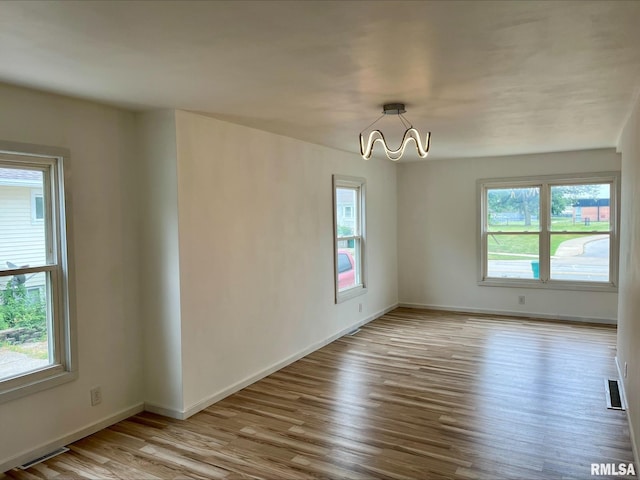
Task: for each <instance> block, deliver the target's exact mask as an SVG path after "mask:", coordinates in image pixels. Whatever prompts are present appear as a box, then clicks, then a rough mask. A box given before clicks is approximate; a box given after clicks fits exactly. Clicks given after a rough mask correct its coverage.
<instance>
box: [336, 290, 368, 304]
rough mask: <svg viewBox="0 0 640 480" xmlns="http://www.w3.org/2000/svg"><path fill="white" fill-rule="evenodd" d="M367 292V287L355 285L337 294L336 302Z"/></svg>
mask: <svg viewBox="0 0 640 480" xmlns="http://www.w3.org/2000/svg"><path fill="white" fill-rule="evenodd" d="M365 293H367V287H365V286H362V285H360V286H359V287H353V288H350V289H349V290H345V291H343V292H339V293H337V294H336V304H338V303H342V302H346V301H347V300H350V299H352V298H354V297H359V296H360V295H364V294H365Z"/></svg>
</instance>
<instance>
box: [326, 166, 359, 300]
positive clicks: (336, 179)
mask: <svg viewBox="0 0 640 480" xmlns="http://www.w3.org/2000/svg"><path fill="white" fill-rule="evenodd" d="M340 187H346V188H358V189H359V190H360V195H359V199H358V200H359V205H358V210H359V212H357V213H359V215H354V217H356V218H358V219H359V222H360V225H359V227H360V228H359V233H360V235H356V236H355V237H341V238H340V240H349V239H351V238H356V237H357V238H359V239H360V281H361V283H360V284H359V285H356V286H354V287H353V288H350V289H348V290H343V291H342V292H339V291H338V216H337V212H338V198H337V189H338V188H340ZM366 187H367V181H366V180H365V179H364V178H360V177H350V176H346V175H333V272H334V275H333V284H334V292H335V303H336V304H338V303H342V302H344V301H346V300H349V299H351V298H354V297H358V296H360V295H364V294H365V293H367V275H366V274H367V254H366V232H367V228H366V225H367V220H366V217H367V216H366ZM355 213H356V212H354V214H355ZM352 218H353V217H352Z"/></svg>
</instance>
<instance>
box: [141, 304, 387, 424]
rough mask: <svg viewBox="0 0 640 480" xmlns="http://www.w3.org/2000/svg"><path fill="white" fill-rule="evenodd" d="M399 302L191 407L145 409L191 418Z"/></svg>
mask: <svg viewBox="0 0 640 480" xmlns="http://www.w3.org/2000/svg"><path fill="white" fill-rule="evenodd" d="M397 306H398V304H397V303H396V304H394V305H391V306H389V307H387V308H384V309H382V310H380V311H379V312H376V313H374V314H372V315H369V316H368V317H366V318H364V319H362V320H358V321H357V322H355V323H353V324H351V325H349V326H348V327H346V328H344V329H342V330H340V331H339V332H338V333H336V334H334V335H331V336H330V337H328V338H326V339H324V340H321V341H319V342H316V343H313V344H311V345H309V346H308V347H306V348H304V349H302V350H300V351H299V352H296V353H294V354H293V355H290V356H289V357H287V358H285V359H283V360H281V361H279V362H276V363H274V364H273V365H271V366H269V367H267V368H265V369H263V370H260V371H259V372H257V373H255V374H253V375H251V376H249V377H247V378H245V379H244V380H240V381H239V382H237V383H234V384H233V385H230V386H229V387H227V388H225V389H223V390H220V391H219V392H217V393H214V394H213V395H210V396H208V397H206V398H204V399H202V400H200V401H199V402H197V403H195V404H193V405H191V406H190V407H188V408H186V409H185V410H182V411H181V410H176V409H172V408H167V407H163V406H160V405H153V404H148V403H145V410H147V411H149V412H153V413H157V414H159V415H164V416H166V417H170V418H176V419H178V420H185V419H187V418H189V417H190V416H192V415H195V414H196V413H198V412H199V411H201V410H204V409H205V408H207V407H209V406H211V405H213V404H214V403H216V402H219V401H220V400H222V399H223V398H226V397H228V396H229V395H232V394H234V393H236V392H237V391H239V390H242V389H243V388H245V387H248V386H249V385H251V384H252V383H255V382H257V381H258V380H261V379H263V378H264V377H266V376H268V375H271V374H272V373H273V372H277V371H278V370H280V369H282V368H284V367H286V366H287V365H289V364H291V363H293V362H295V361H296V360H300V359H301V358H302V357H305V356H307V355H309V354H310V353H312V352H315V351H316V350H318V349H320V348H322V347H324V346H325V345H328V344H330V343H331V342H333V341H334V340H337V339H338V338H340V337H342V336H343V335H345V334H347V333H349V332H351V331H353V330H355V329H357V328H359V327H361V326H362V325H365V324H367V323H369V322H371V321H372V320H375V319H376V318H379V317H381V316H382V315H384V314H385V313H387V312H390V311H391V310H393V309H394V308H397Z"/></svg>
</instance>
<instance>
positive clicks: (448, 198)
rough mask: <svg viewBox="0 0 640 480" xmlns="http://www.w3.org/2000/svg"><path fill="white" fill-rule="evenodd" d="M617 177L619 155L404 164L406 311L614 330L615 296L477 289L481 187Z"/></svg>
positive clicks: (401, 242) (401, 219) (401, 213)
mask: <svg viewBox="0 0 640 480" xmlns="http://www.w3.org/2000/svg"><path fill="white" fill-rule="evenodd" d="M619 170H620V156H619V155H618V154H616V153H615V151H614V150H613V149H609V150H592V151H580V152H565V153H551V154H541V155H518V156H506V157H493V158H470V159H452V160H440V161H426V162H420V163H403V164H400V165H399V169H398V265H399V271H400V277H399V282H398V283H399V292H400V303H401V304H403V303H404V304H411V305H424V306H431V307H437V308H448V309H455V310H463V311H488V312H504V313H511V314H531V315H533V316H544V315H549V316H553V317H558V316H560V317H566V318H575V319H584V318H588V319H595V320H606V321H610V322H615V319H616V314H617V294H616V293H601V292H579V291H568V290H544V289H524V288H502V287H487V286H478V284H477V279H478V261H477V258H478V249H477V238H478V224H477V216H478V214H477V202H478V199H477V192H476V180H478V179H482V178H498V177H518V176H527V175H551V174H561V173H582V172H598V171H619ZM519 295H525V297H526V303H525V305H519V304H518V296H519Z"/></svg>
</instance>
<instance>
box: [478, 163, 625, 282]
mask: <svg viewBox="0 0 640 480" xmlns="http://www.w3.org/2000/svg"><path fill="white" fill-rule="evenodd" d="M589 184H609V185H610V191H609V195H610V197H609V208H610V213H609V218H610V220H609V221H610V230H609V232H596V231H594V232H593V233H598V234H601V233H602V234H608V235H609V280H608V281H607V282H591V281H579V280H557V279H556V280H554V279H551V272H550V269H551V255H550V242H551V236H552V235H553V234H562V233H569V234H570V233H574V232H560V231H553V230H552V229H551V228H550V227H551V187H554V186H567V185H589ZM519 187H540V213H539V224H540V227H539V230H538V232H529V233H528V234H537V235H538V238H539V247H538V248H539V257H538V261H539V269H540V270H539V278H538V279H526V278H496V277H488V276H487V274H488V247H487V239H488V236H489V234H490V233H492V232H489V231H488V227H487V217H488V215H487V213H488V212H487V210H488V205H487V190H490V189H500V188H519ZM476 188H477V195H476V198H477V207H478V208H477V216H476V218H477V222H478V227H477V231H478V235H477V259H478V282H477V283H478V285H480V286H495V287H520V288H543V289H553V290H584V291H600V292H617V291H618V255H619V234H618V231H619V225H620V211H619V205H620V172H616V171H611V172H594V173H582V174H574V175H572V174H562V175H544V176H530V177H510V178H489V179H480V180H477V182H476ZM493 233H496V232H493ZM575 233H579V232H575ZM586 233H587V232H585V235H586ZM593 233H592V234H593Z"/></svg>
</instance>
